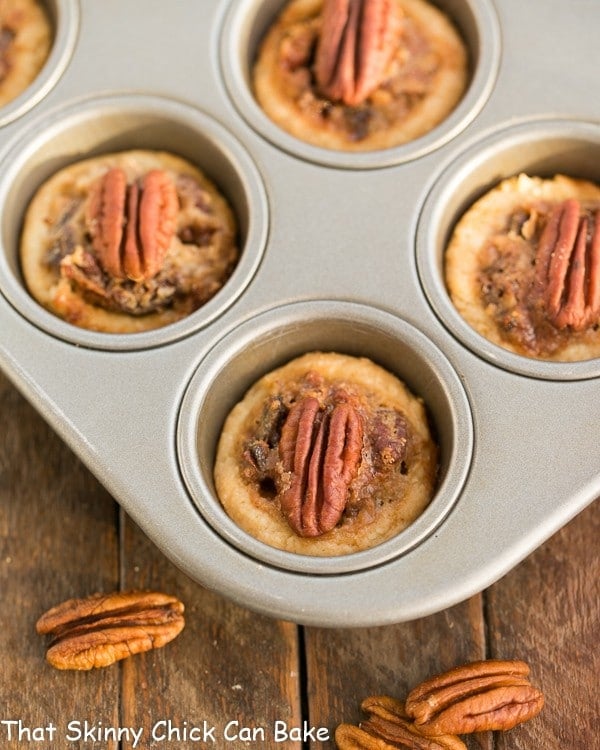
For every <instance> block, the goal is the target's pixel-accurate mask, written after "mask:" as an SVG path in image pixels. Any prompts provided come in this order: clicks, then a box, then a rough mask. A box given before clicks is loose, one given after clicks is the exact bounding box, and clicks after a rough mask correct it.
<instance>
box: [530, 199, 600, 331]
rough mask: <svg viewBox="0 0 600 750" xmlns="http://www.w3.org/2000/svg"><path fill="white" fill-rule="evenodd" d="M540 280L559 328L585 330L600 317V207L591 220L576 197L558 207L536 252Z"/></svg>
mask: <svg viewBox="0 0 600 750" xmlns="http://www.w3.org/2000/svg"><path fill="white" fill-rule="evenodd" d="M590 223H591V224H592V225H593V226H592V227H590ZM536 283H537V284H538V286H539V287H540V288H541V292H542V296H543V299H544V304H545V308H546V313H547V315H548V318H549V320H550V321H551V322H552V323H553V324H554V325H555V326H556V327H557V328H566V327H567V326H571V328H572V329H573V330H575V331H581V330H584V329H585V328H587V327H588V326H590V325H592V324H593V323H596V322H597V321H598V320H599V319H600V210H598V211H596V213H595V216H594V217H593V218H591V220H588V217H587V216H585V215H582V212H581V206H580V204H579V201H577V200H575V199H568V200H565V201H563V202H562V203H560V204H559V205H557V206H556V207H555V208H554V210H553V211H552V213H551V214H550V217H549V219H548V223H547V224H546V227H545V228H544V231H543V232H542V236H541V237H540V241H539V244H538V247H537V251H536Z"/></svg>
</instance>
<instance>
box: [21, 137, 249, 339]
mask: <svg viewBox="0 0 600 750" xmlns="http://www.w3.org/2000/svg"><path fill="white" fill-rule="evenodd" d="M113 167H118V168H120V169H122V170H123V171H124V172H125V175H126V176H127V179H128V180H129V181H134V180H136V179H139V178H140V177H141V176H142V175H144V174H146V173H148V172H149V171H150V170H153V169H159V170H162V171H163V172H165V173H166V174H167V175H169V176H170V177H171V178H172V180H173V182H174V184H175V187H176V189H177V195H178V199H179V213H178V216H177V220H176V233H175V236H174V237H173V239H172V241H171V244H170V246H169V249H168V251H167V253H166V256H165V259H164V263H163V268H162V270H161V271H160V272H159V274H157V276H156V277H155V278H154V279H153V280H151V282H148V283H134V282H132V281H130V280H123V281H122V282H121V281H115V280H111V279H107V277H106V274H100V273H98V272H97V274H96V278H97V279H98V281H99V284H100V285H101V286H102V289H100V292H101V293H104V291H106V290H108V289H110V294H111V296H110V299H109V298H108V297H107V298H106V299H105V298H103V297H102V296H99V297H98V298H96V297H94V296H93V295H91V294H90V290H89V289H86V290H85V291H82V287H81V285H80V286H78V285H77V284H76V283H74V281H73V280H72V279H73V274H72V273H71V272H79V271H80V270H81V269H84V268H85V264H86V260H87V261H89V260H90V258H95V257H96V255H95V251H94V249H93V247H92V242H91V238H90V236H89V231H88V229H87V225H86V208H87V203H88V201H89V197H90V192H91V187H92V186H93V185H94V183H95V182H96V180H97V179H98V178H99V177H100V176H102V175H104V174H106V172H107V171H108V170H109V169H111V168H113ZM65 227H66V230H65ZM235 235H236V227H235V219H234V217H233V214H232V212H231V209H230V208H229V206H228V204H227V202H226V201H225V199H224V198H223V197H222V196H221V194H220V193H219V192H218V191H217V189H216V188H215V186H214V185H213V184H212V183H211V182H210V181H209V180H207V179H206V177H204V175H203V174H202V173H201V172H200V171H199V170H198V169H197V168H196V167H194V166H193V165H192V164H190V163H189V162H187V161H186V160H184V159H182V158H180V157H178V156H175V155H173V154H170V153H167V152H163V151H142V150H133V151H123V152H119V153H115V154H106V155H103V156H98V157H94V158H91V159H86V160H84V161H81V162H77V163H75V164H72V165H70V166H68V167H65V168H64V169H62V170H61V171H59V172H57V173H56V174H54V175H53V176H52V177H51V178H50V179H49V180H47V181H46V182H45V183H44V184H43V185H42V186H41V187H40V188H39V190H38V191H37V193H36V194H35V196H34V198H33V200H32V201H31V203H30V205H29V207H28V210H27V214H26V217H25V223H24V229H23V234H22V240H21V264H22V269H23V275H24V277H25V281H26V284H27V288H28V289H29V291H30V293H31V294H32V295H33V297H35V299H36V300H37V301H38V302H40V303H41V304H42V305H43V306H44V307H46V308H47V309H48V310H50V311H51V312H53V313H54V314H56V315H58V316H59V317H61V318H64V319H65V320H67V321H68V322H70V323H73V324H74V325H77V326H80V327H82V328H88V329H90V330H95V331H103V332H109V333H133V332H138V331H146V330H150V329H154V328H158V327H162V326H164V325H167V324H169V323H173V322H175V321H177V320H180V319H181V318H183V317H185V316H187V315H189V314H190V313H191V312H193V311H194V310H196V309H198V308H199V307H201V306H202V304H204V303H205V302H206V301H207V300H208V299H210V298H211V297H212V296H213V295H214V294H215V293H216V292H217V291H218V290H219V289H220V287H221V286H222V285H223V283H224V282H225V281H226V280H227V278H228V277H229V275H230V273H231V271H232V269H233V267H234V265H235V263H236V261H237V255H238V253H237V248H236V245H235ZM69 273H71V276H70V277H69V276H68V274H69ZM107 294H108V292H107Z"/></svg>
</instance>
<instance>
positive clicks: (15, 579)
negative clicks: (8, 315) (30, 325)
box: [0, 375, 119, 750]
mask: <svg viewBox="0 0 600 750" xmlns="http://www.w3.org/2000/svg"><path fill="white" fill-rule="evenodd" d="M0 424H1V425H2V433H1V438H0V591H1V592H2V615H1V621H0V622H1V627H0V654H1V657H2V661H1V668H0V706H1V707H2V711H1V714H2V715H0V719H8V720H19V719H20V720H21V721H22V722H23V727H24V729H23V730H22V734H21V740H19V738H18V735H13V738H12V739H10V740H9V739H8V735H7V732H8V727H6V731H4V732H3V733H2V739H1V740H0V747H2V748H3V750H4V748H7V749H8V750H12V748H18V749H19V750H20V749H21V748H35V747H36V746H37V747H44V746H47V747H52V744H51V743H48V744H47V745H42V744H40V743H37V742H35V741H34V739H35V736H36V733H34V731H33V730H34V728H37V727H46V726H47V725H48V723H49V722H52V723H53V724H54V725H55V726H56V727H57V731H56V737H58V736H59V734H60V736H64V735H65V733H66V732H67V731H68V729H67V727H68V724H69V722H72V721H81V722H84V721H86V720H88V719H89V720H90V721H93V722H98V721H101V722H103V723H105V724H106V725H109V726H110V725H114V724H115V722H117V721H118V711H119V699H118V687H119V675H118V672H115V671H111V670H98V671H96V672H94V673H77V672H67V673H64V672H58V671H56V670H55V669H53V668H52V667H51V666H50V665H49V664H47V663H46V661H45V658H44V653H45V647H44V642H43V640H42V639H41V638H40V637H39V636H38V635H37V634H36V632H35V623H36V620H37V619H38V617H39V616H40V615H41V614H42V613H43V612H44V611H45V610H46V609H48V608H49V607H51V606H53V605H54V604H57V603H59V602H61V601H63V600H65V599H68V598H70V597H73V596H85V595H87V594H90V593H93V592H95V591H102V590H112V589H114V588H115V587H116V586H118V577H119V567H118V536H117V524H116V521H117V506H116V504H115V503H114V501H113V500H112V499H111V498H110V496H109V495H108V494H107V493H106V492H105V491H104V490H103V489H102V488H101V487H100V485H99V484H98V483H97V482H96V480H95V479H94V478H93V477H92V476H91V475H90V474H89V472H88V471H87V470H86V469H85V468H84V467H83V466H82V465H81V464H80V463H79V461H78V460H77V459H76V458H75V457H74V456H73V454H72V453H71V451H70V450H69V449H68V448H66V447H65V445H64V444H63V443H62V442H61V441H60V440H59V439H58V438H57V437H56V435H55V434H54V433H53V432H52V431H51V430H50V429H49V428H48V427H47V425H46V424H45V423H44V422H43V421H42V419H41V418H40V417H39V416H38V415H37V414H36V412H35V411H34V410H33V409H32V408H31V407H30V406H29V405H28V404H27V403H26V402H25V401H24V399H23V398H21V396H19V395H18V394H17V392H16V391H15V390H14V388H13V387H12V386H10V385H9V383H8V382H7V381H6V380H5V379H4V378H3V377H2V376H1V375H0ZM25 728H27V729H29V730H30V733H31V734H27V733H26V732H25ZM11 729H12V727H11ZM79 729H80V728H79V727H78V728H76V729H74V730H73V732H77V731H79ZM17 730H18V727H16V726H14V731H15V732H17ZM37 736H39V737H46V738H47V736H48V735H47V734H46V732H45V731H41V732H38V733H37ZM30 737H31V741H30ZM55 746H57V747H58V744H56V745H55ZM113 747H116V745H115V744H114V743H108V744H107V743H104V742H102V743H95V742H90V743H88V744H87V745H86V748H108V750H112V749H113Z"/></svg>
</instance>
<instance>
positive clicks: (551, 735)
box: [486, 501, 600, 750]
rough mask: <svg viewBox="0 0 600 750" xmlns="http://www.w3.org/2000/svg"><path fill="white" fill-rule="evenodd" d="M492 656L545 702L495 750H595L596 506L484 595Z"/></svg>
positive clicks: (598, 637)
mask: <svg viewBox="0 0 600 750" xmlns="http://www.w3.org/2000/svg"><path fill="white" fill-rule="evenodd" d="M486 596H487V601H488V630H489V640H490V653H491V655H492V656H499V657H502V658H504V657H506V656H509V655H511V654H518V655H519V658H522V659H524V660H525V661H527V662H528V663H529V665H530V667H531V678H530V679H531V682H532V683H534V684H535V685H537V687H539V688H540V689H541V690H542V692H543V693H544V695H545V701H546V702H545V706H544V708H543V709H542V712H541V714H540V715H539V716H538V717H537V718H536V719H533V720H532V721H531V722H528V723H527V724H523V725H521V726H519V727H516V728H515V729H514V730H512V731H511V732H508V733H506V734H504V735H498V738H497V748H498V750H531V749H533V748H574V749H575V748H582V750H583V749H584V748H585V750H587V749H588V748H590V749H591V748H593V747H598V746H599V744H598V743H599V740H598V737H599V729H600V727H599V725H598V717H599V716H600V689H599V688H600V650H599V646H598V644H599V643H600V504H599V503H598V501H596V502H595V503H593V504H592V505H591V506H589V507H588V508H587V509H586V510H584V511H583V512H582V513H581V514H580V515H579V517H577V518H576V519H575V520H574V521H572V522H571V523H570V524H568V525H567V526H565V527H564V528H563V529H562V530H561V531H559V532H558V533H557V534H555V536H554V537H553V538H552V539H550V540H549V541H548V542H546V544H544V545H543V546H542V547H540V548H539V549H538V550H536V551H535V552H534V553H533V554H532V555H530V556H529V557H528V558H527V559H526V560H525V561H524V562H522V563H521V564H520V565H519V566H518V567H516V568H515V569H514V570H513V571H512V572H511V573H509V574H508V575H507V576H505V577H504V578H503V579H502V580H501V581H499V582H498V583H497V584H495V585H494V586H492V587H491V588H490V589H489V590H488V591H487V594H486Z"/></svg>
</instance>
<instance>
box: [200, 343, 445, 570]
mask: <svg viewBox="0 0 600 750" xmlns="http://www.w3.org/2000/svg"><path fill="white" fill-rule="evenodd" d="M436 471H437V448H436V445H435V443H434V441H433V439H432V436H431V434H430V431H429V426H428V420H427V415H426V412H425V408H424V405H423V403H422V401H421V400H420V399H419V398H417V397H416V396H414V395H413V394H411V393H410V392H409V391H408V389H407V388H406V387H405V385H404V384H403V383H401V382H400V381H399V380H398V378H396V377H395V376H393V375H392V374H391V373H389V372H387V371H386V370H384V369H382V368H381V367H379V366H378V365H376V364H374V363H373V362H371V361H370V360H368V359H364V358H358V357H351V356H347V355H342V354H337V353H322V352H312V353H309V354H305V355H303V356H301V357H299V358H297V359H294V360H292V361H291V362H289V363H288V364H286V365H284V366H282V367H280V368H278V369H276V370H274V371H272V372H270V373H268V374H267V375H265V376H264V377H263V378H261V379H260V380H259V381H258V382H257V383H255V384H254V385H253V386H252V388H251V389H250V390H249V391H248V393H247V394H246V395H245V396H244V398H243V399H242V401H240V402H239V403H238V404H237V405H236V406H235V407H234V408H233V410H232V411H231V413H230V414H229V416H228V418H227V420H226V422H225V426H224V428H223V431H222V434H221V440H220V443H219V447H218V452H217V459H216V464H215V480H216V487H217V492H218V495H219V498H220V500H221V502H222V504H223V506H224V508H225V510H226V511H227V513H228V514H229V515H230V516H231V518H232V519H233V520H234V521H235V522H236V523H237V524H238V525H239V526H241V527H242V528H243V529H245V530H246V531H247V532H249V533H250V534H252V535H253V536H255V537H256V538H257V539H259V540H261V541H263V542H265V543H267V544H270V545H271V546H273V547H278V548H280V549H284V550H287V551H290V552H297V553H301V554H308V555H322V556H326V555H341V554H348V553H351V552H357V551H359V550H362V549H367V548H369V547H373V546H375V545H376V544H379V543H380V542H383V541H385V540H386V539H389V538H390V537H392V536H393V535H395V534H397V533H398V532H399V531H401V530H402V529H404V528H405V527H406V526H408V525H409V524H410V523H411V522H412V521H413V520H414V519H415V518H416V517H417V516H418V515H419V514H420V513H421V512H422V511H423V509H424V508H425V507H426V506H427V504H428V503H429V501H430V499H431V496H432V494H433V490H434V485H435V481H436Z"/></svg>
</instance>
